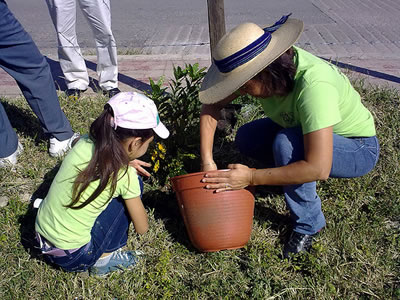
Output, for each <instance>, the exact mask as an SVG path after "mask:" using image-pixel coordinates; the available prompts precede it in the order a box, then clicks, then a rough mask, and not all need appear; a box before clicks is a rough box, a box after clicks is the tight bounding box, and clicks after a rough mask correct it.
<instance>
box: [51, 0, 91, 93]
mask: <svg viewBox="0 0 400 300" xmlns="http://www.w3.org/2000/svg"><path fill="white" fill-rule="evenodd" d="M46 3H47V6H48V8H49V12H50V16H51V19H52V20H53V23H54V26H55V29H56V32H57V39H58V58H59V61H60V66H61V69H62V71H63V73H64V76H65V82H66V84H67V88H68V89H69V90H78V91H84V90H86V89H87V88H88V86H89V75H88V72H87V68H86V63H85V60H84V58H83V56H82V53H81V49H80V48H79V44H78V40H77V36H76V0H46Z"/></svg>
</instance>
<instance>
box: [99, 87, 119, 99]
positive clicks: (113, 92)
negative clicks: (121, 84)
mask: <svg viewBox="0 0 400 300" xmlns="http://www.w3.org/2000/svg"><path fill="white" fill-rule="evenodd" d="M120 92H121V90H120V89H119V88H113V89H111V90H103V95H104V96H107V97H108V98H112V97H114V96H115V95H116V94H118V93H120Z"/></svg>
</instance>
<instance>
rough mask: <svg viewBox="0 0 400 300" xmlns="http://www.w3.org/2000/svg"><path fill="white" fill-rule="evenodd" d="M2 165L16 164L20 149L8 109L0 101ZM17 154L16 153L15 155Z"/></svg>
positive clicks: (0, 156) (0, 151)
mask: <svg viewBox="0 0 400 300" xmlns="http://www.w3.org/2000/svg"><path fill="white" fill-rule="evenodd" d="M0 145H1V147H0V167H1V166H3V165H5V164H7V163H10V164H15V163H16V159H17V151H18V137H17V134H16V133H15V131H14V129H13V128H12V126H11V124H10V120H9V119H8V117H7V114H6V111H5V110H4V107H3V105H2V104H1V103H0ZM14 154H15V155H14Z"/></svg>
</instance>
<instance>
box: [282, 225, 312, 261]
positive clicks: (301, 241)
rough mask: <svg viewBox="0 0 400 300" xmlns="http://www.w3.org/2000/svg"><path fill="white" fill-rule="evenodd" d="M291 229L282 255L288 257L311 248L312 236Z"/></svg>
mask: <svg viewBox="0 0 400 300" xmlns="http://www.w3.org/2000/svg"><path fill="white" fill-rule="evenodd" d="M316 235H317V234H313V235H308V234H303V233H299V232H296V231H292V233H291V235H290V237H289V240H288V241H287V242H286V244H285V247H284V249H283V257H284V258H289V256H290V255H294V254H297V253H299V252H308V251H309V250H310V249H311V246H312V242H313V238H314V236H316Z"/></svg>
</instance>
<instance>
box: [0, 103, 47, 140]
mask: <svg viewBox="0 0 400 300" xmlns="http://www.w3.org/2000/svg"><path fill="white" fill-rule="evenodd" d="M2 105H3V106H4V110H5V111H6V113H7V116H8V119H9V120H10V123H11V125H12V127H13V128H14V129H15V130H16V131H17V132H18V133H19V134H22V135H25V136H29V137H32V138H34V139H35V143H39V142H41V141H43V140H45V139H46V137H45V135H44V133H43V130H42V127H41V126H40V123H39V121H38V119H37V118H36V117H35V116H34V115H33V114H32V111H31V110H30V109H28V108H21V107H18V106H17V105H14V104H13V103H10V102H2Z"/></svg>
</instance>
